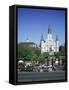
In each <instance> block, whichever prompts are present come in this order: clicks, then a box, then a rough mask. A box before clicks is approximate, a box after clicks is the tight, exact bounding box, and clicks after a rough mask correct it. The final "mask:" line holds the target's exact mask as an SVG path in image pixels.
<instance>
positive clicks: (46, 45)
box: [40, 26, 60, 54]
mask: <svg viewBox="0 0 69 90" xmlns="http://www.w3.org/2000/svg"><path fill="white" fill-rule="evenodd" d="M40 46H41V53H44V52H49V54H53V53H54V52H59V46H60V42H59V40H58V38H57V36H56V40H54V39H53V37H52V30H51V27H50V26H49V27H48V36H47V39H46V40H44V37H43V35H42V36H41V43H40Z"/></svg>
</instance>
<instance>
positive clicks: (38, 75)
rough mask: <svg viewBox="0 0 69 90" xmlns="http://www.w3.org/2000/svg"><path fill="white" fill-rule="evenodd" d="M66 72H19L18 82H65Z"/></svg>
mask: <svg viewBox="0 0 69 90" xmlns="http://www.w3.org/2000/svg"><path fill="white" fill-rule="evenodd" d="M64 79H65V72H64V71H57V72H56V71H55V72H18V82H26V81H41V80H64Z"/></svg>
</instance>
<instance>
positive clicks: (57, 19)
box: [17, 8, 65, 44]
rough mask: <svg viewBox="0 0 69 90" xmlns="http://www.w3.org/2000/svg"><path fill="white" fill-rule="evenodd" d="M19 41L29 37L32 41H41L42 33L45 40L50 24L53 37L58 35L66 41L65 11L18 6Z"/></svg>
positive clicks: (61, 39) (62, 41) (61, 40)
mask: <svg viewBox="0 0 69 90" xmlns="http://www.w3.org/2000/svg"><path fill="white" fill-rule="evenodd" d="M17 18H18V42H24V41H26V39H27V38H28V39H29V40H30V41H31V42H35V43H37V44H39V43H40V39H41V34H43V36H44V38H45V40H46V38H47V35H48V26H49V25H50V26H51V29H52V35H53V38H54V39H55V38H56V35H57V36H58V39H59V40H60V42H61V43H64V42H65V12H64V11H60V10H48V9H44V10H43V9H31V8H18V17H17Z"/></svg>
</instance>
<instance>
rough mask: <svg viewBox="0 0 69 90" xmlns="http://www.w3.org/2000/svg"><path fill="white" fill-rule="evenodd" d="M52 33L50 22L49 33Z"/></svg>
mask: <svg viewBox="0 0 69 90" xmlns="http://www.w3.org/2000/svg"><path fill="white" fill-rule="evenodd" d="M51 33H52V30H51V25H50V24H49V26H48V34H51Z"/></svg>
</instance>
